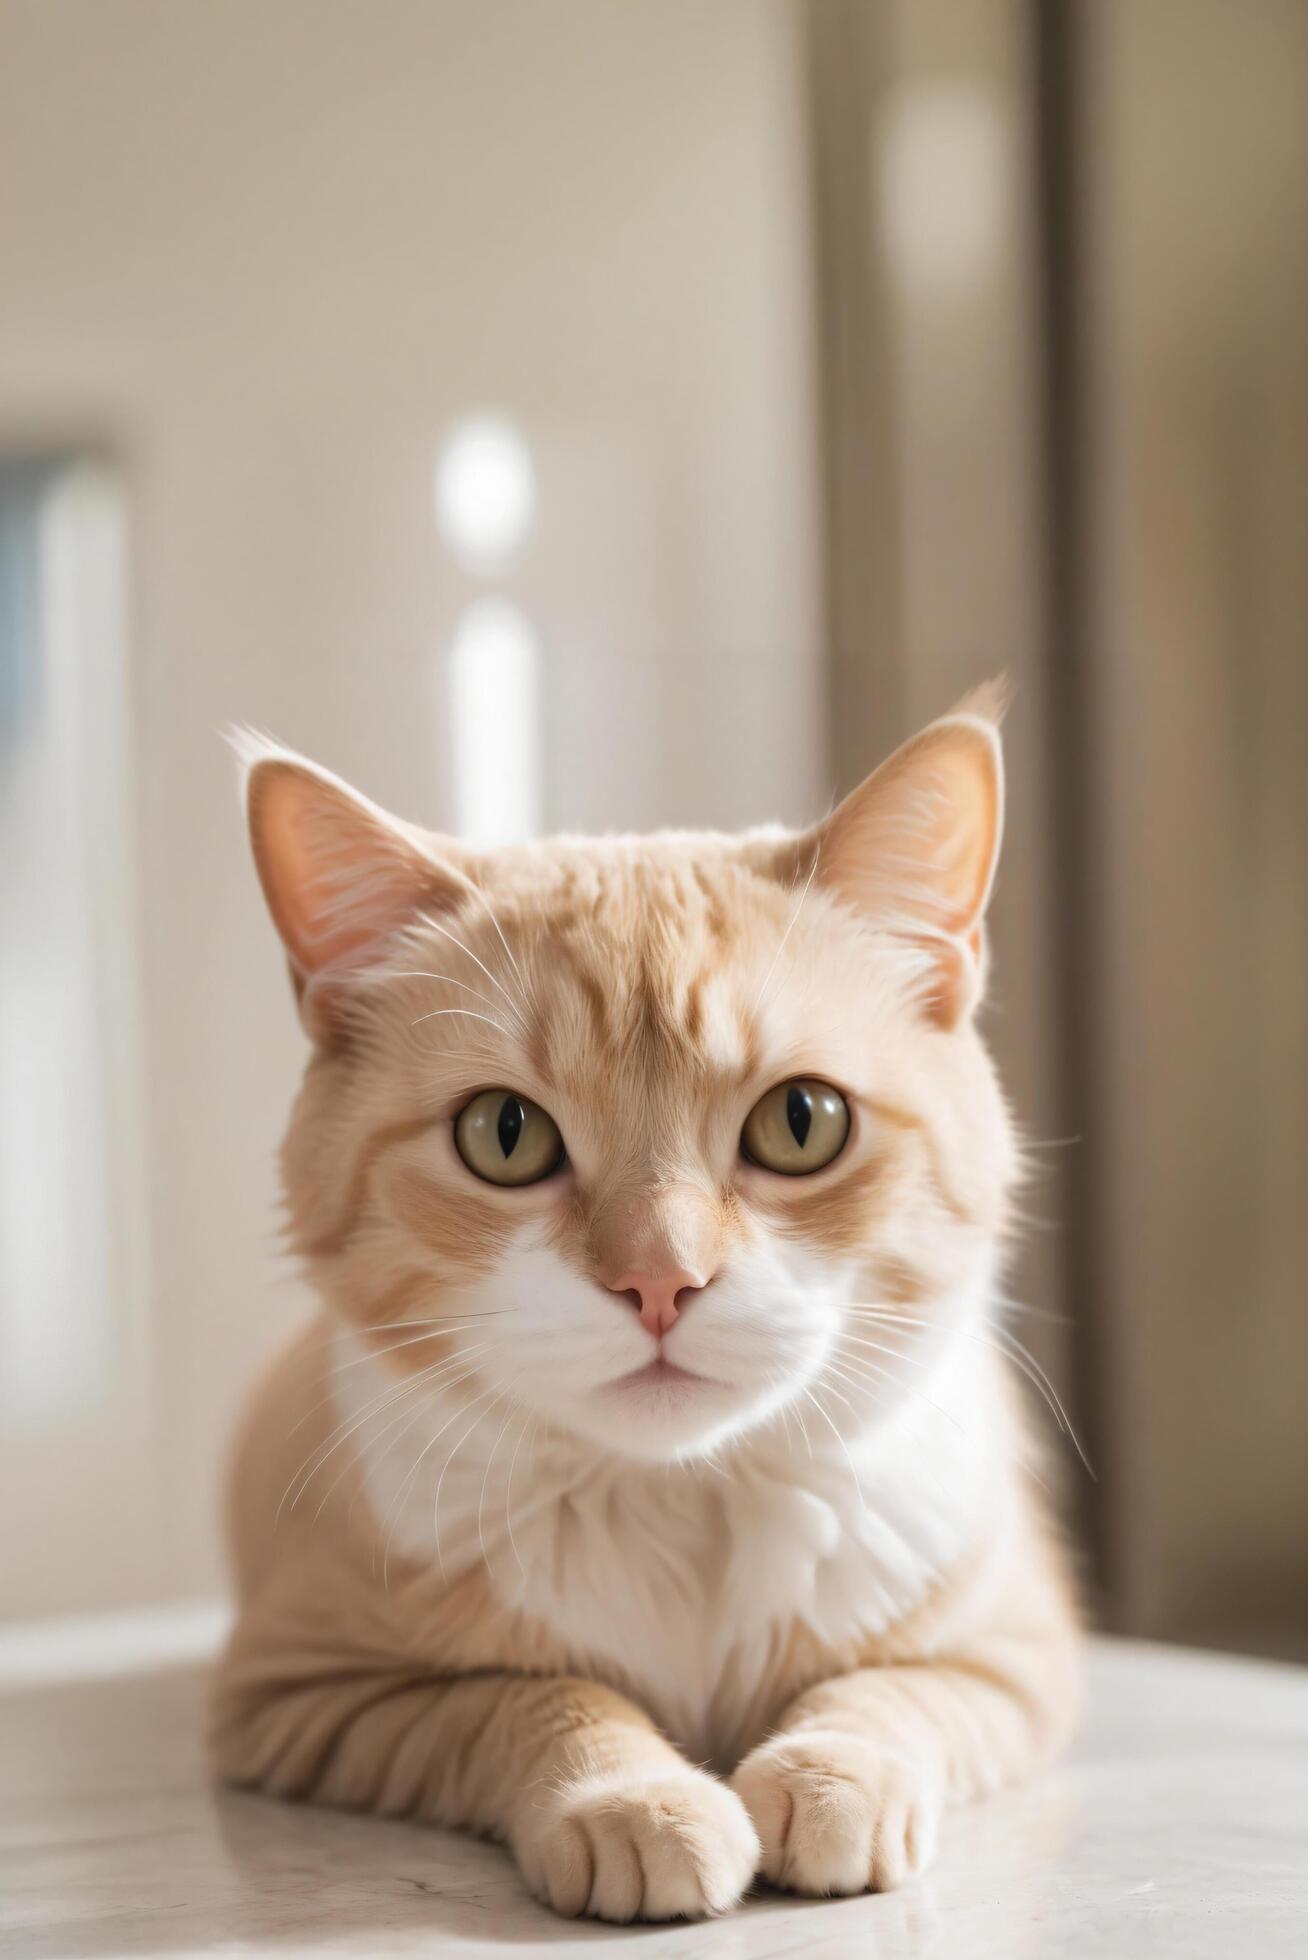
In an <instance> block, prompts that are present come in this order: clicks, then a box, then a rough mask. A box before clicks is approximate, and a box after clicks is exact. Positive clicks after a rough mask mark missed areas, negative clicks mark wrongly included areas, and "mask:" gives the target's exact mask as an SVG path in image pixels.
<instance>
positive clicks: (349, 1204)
mask: <svg viewBox="0 0 1308 1960" xmlns="http://www.w3.org/2000/svg"><path fill="white" fill-rule="evenodd" d="M435 1121H436V1118H435V1117H434V1116H409V1117H406V1118H405V1119H404V1121H403V1122H400V1123H387V1124H384V1125H383V1127H382V1128H381V1129H379V1130H374V1131H373V1133H372V1135H371V1136H370V1137H368V1138H367V1139H366V1141H365V1142H364V1144H363V1147H362V1149H361V1150H360V1151H359V1154H358V1156H357V1157H356V1158H355V1160H354V1170H353V1171H352V1173H351V1175H350V1189H349V1194H348V1196H347V1198H346V1200H345V1204H344V1207H343V1209H342V1211H341V1215H340V1217H339V1218H338V1219H337V1220H336V1223H335V1224H334V1225H331V1226H329V1227H328V1229H327V1230H326V1231H325V1232H321V1233H319V1235H318V1237H317V1238H316V1239H311V1240H310V1241H309V1243H308V1244H307V1245H306V1246H305V1247H304V1248H303V1250H304V1251H305V1252H306V1253H307V1254H308V1255H309V1256H310V1257H312V1258H315V1259H326V1258H331V1256H332V1255H333V1254H334V1253H337V1252H341V1251H343V1250H344V1248H345V1247H346V1245H348V1243H349V1241H350V1237H351V1235H352V1234H353V1231H354V1228H355V1226H356V1225H357V1224H358V1222H359V1213H360V1211H361V1210H362V1209H363V1203H364V1199H365V1198H366V1197H367V1195H368V1179H369V1178H370V1177H371V1175H372V1171H373V1166H374V1165H375V1164H376V1163H377V1160H378V1158H380V1157H381V1156H383V1155H384V1154H385V1152H386V1151H388V1150H389V1149H391V1148H392V1146H393V1145H394V1144H397V1143H408V1142H409V1140H410V1138H412V1137H417V1136H421V1135H422V1133H423V1131H424V1130H429V1129H430V1128H431V1126H432V1124H433V1123H434V1122H435Z"/></svg>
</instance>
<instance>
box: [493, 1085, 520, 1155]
mask: <svg viewBox="0 0 1308 1960" xmlns="http://www.w3.org/2000/svg"><path fill="white" fill-rule="evenodd" d="M526 1120H527V1112H526V1110H525V1109H524V1108H523V1106H522V1104H521V1103H520V1102H519V1101H518V1098H517V1097H516V1096H506V1097H505V1098H504V1101H503V1102H502V1103H501V1104H500V1120H499V1122H498V1123H497V1124H496V1125H495V1134H496V1135H497V1136H498V1138H499V1140H500V1149H501V1150H502V1151H503V1152H504V1155H505V1156H506V1157H511V1156H512V1155H513V1153H514V1151H515V1149H516V1148H517V1144H518V1138H519V1137H520V1136H521V1135H522V1126H523V1124H524V1123H525V1122H526Z"/></svg>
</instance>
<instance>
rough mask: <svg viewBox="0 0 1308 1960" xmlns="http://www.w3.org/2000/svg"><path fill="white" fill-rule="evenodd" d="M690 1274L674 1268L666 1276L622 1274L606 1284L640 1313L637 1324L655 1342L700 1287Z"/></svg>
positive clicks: (700, 1284) (698, 1281) (700, 1280)
mask: <svg viewBox="0 0 1308 1960" xmlns="http://www.w3.org/2000/svg"><path fill="white" fill-rule="evenodd" d="M704 1284H705V1282H704V1281H703V1280H702V1279H696V1277H695V1275H694V1274H693V1273H687V1272H684V1271H682V1270H681V1269H680V1268H677V1269H676V1270H675V1271H673V1272H670V1273H623V1274H622V1275H621V1277H620V1278H618V1279H615V1280H612V1281H610V1286H611V1289H612V1291H613V1292H614V1293H625V1294H626V1295H627V1297H628V1299H630V1301H631V1304H632V1306H633V1307H638V1308H639V1311H640V1324H641V1326H642V1327H644V1328H646V1329H647V1330H648V1331H649V1332H650V1333H651V1334H653V1336H654V1337H655V1339H656V1340H658V1339H661V1337H662V1336H663V1335H664V1334H666V1333H667V1332H668V1331H669V1330H670V1328H671V1327H672V1326H673V1324H674V1322H675V1321H676V1318H677V1315H678V1314H679V1313H680V1312H682V1311H683V1309H684V1308H686V1307H687V1306H689V1304H690V1296H691V1294H693V1293H698V1292H699V1291H700V1289H701V1288H702V1287H703V1286H704Z"/></svg>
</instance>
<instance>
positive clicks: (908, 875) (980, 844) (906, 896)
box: [818, 718, 1003, 943]
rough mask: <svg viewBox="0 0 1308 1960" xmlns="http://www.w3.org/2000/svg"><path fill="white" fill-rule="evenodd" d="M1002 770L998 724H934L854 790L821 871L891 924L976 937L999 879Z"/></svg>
mask: <svg viewBox="0 0 1308 1960" xmlns="http://www.w3.org/2000/svg"><path fill="white" fill-rule="evenodd" d="M1002 820H1003V777H1002V772H1001V765H1000V760H999V750H998V744H997V741H996V739H995V736H994V733H993V730H991V729H990V728H988V727H987V726H985V725H984V724H982V723H980V722H978V721H973V720H964V719H962V718H959V719H957V720H949V721H942V722H937V723H935V724H934V725H933V726H932V727H931V728H928V729H927V730H926V731H925V733H923V734H921V735H919V736H917V737H916V738H915V739H914V740H913V741H911V742H909V743H907V744H906V745H905V747H904V748H902V749H900V750H898V751H897V752H896V754H894V755H893V756H892V757H891V758H890V760H889V761H888V762H887V763H885V764H884V765H883V767H882V768H880V769H878V770H877V771H876V773H875V774H874V775H872V776H870V777H869V778H868V780H867V781H866V782H865V783H863V784H862V785H861V787H860V788H858V789H856V790H855V791H854V792H853V794H852V795H851V796H849V797H847V798H846V800H845V801H844V803H842V804H841V806H840V808H839V809H838V810H837V811H836V812H835V814H834V816H833V817H832V818H831V819H830V821H829V822H828V824H827V826H826V834H825V837H824V839H823V844H822V858H821V867H820V869H819V873H818V876H819V877H820V878H821V879H822V881H823V882H824V883H825V884H827V885H828V886H829V887H831V888H833V889H834V890H836V891H838V892H839V894H840V896H841V897H842V898H844V899H845V901H846V902H847V903H848V904H851V905H854V906H856V907H857V908H858V909H859V910H860V911H863V912H866V913H868V914H869V915H872V916H879V917H881V918H884V919H885V920H886V922H887V924H888V925H890V926H891V928H892V929H894V928H896V927H898V928H899V929H901V930H903V931H905V932H909V933H914V932H922V933H925V934H928V935H931V936H935V935H939V934H945V935H947V936H949V937H953V938H958V939H960V940H963V941H965V942H967V943H971V942H972V940H973V939H974V937H975V936H976V934H977V933H978V930H979V927H980V924H981V919H982V917H983V915H984V912H985V907H986V901H987V900H988V898H989V895H990V886H991V882H992V880H993V877H994V869H995V861H996V858H997V856H998V850H999V835H1000V828H1001V825H1002Z"/></svg>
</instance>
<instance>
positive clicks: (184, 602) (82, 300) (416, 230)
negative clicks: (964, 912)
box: [0, 0, 828, 1611]
mask: <svg viewBox="0 0 1308 1960" xmlns="http://www.w3.org/2000/svg"><path fill="white" fill-rule="evenodd" d="M795 57H796V23H795V19H794V17H793V13H792V9H791V7H790V6H788V5H785V4H773V0H714V4H713V5H711V6H705V5H698V4H693V3H692V0H623V4H622V5H613V4H611V0H550V4H549V5H536V4H532V0H517V3H516V4H514V0H478V4H476V5H471V4H461V3H459V0H454V3H453V4H443V3H442V0H374V3H373V4H369V5H366V6H365V5H363V4H357V3H354V0H227V3H226V4H224V5H222V6H199V5H194V6H192V5H178V4H176V0H115V4H114V5H112V6H105V5H102V4H100V3H99V0H42V3H41V4H22V3H21V0H9V4H7V5H5V6H4V7H3V9H0V268H2V276H3V287H2V294H0V443H5V444H7V445H8V446H9V447H11V448H12V447H14V446H20V447H21V446H25V445H30V444H35V445H37V446H38V447H39V446H43V445H50V444H58V443H62V442H65V441H67V442H70V443H71V444H72V445H74V446H81V445H83V444H85V443H87V442H88V441H94V442H95V443H97V444H103V445H104V446H105V447H106V448H107V449H108V451H109V452H110V453H111V454H113V455H114V456H116V457H117V458H118V459H119V461H120V463H121V466H122V469H123V471H124V473H125V481H126V485H127V490H128V496H129V506H128V516H129V522H130V526H131V533H132V539H133V563H132V572H133V597H132V615H131V634H130V655H129V657H130V662H131V673H130V682H131V687H132V698H133V701H134V717H133V737H134V742H135V752H136V773H135V784H134V789H135V798H134V812H133V814H134V818H135V823H136V826H137V837H138V842H139V853H140V874H141V876H140V889H141V908H142V920H141V928H142V930H141V945H142V987H143V1000H142V1009H143V1013H142V1020H143V1027H144V1032H145V1051H146V1057H145V1082H144V1085H143V1091H144V1097H145V1118H146V1129H147V1184H148V1189H147V1200H148V1253H149V1260H150V1267H151V1272H152V1282H151V1290H150V1298H149V1301H148V1306H147V1309H146V1313H145V1333H146V1342H145V1351H144V1375H143V1380H142V1394H143V1396H144V1401H143V1403H142V1405H141V1410H140V1412H139V1415H138V1417H135V1418H134V1421H133V1430H132V1433H131V1434H130V1435H129V1434H126V1433H115V1430H114V1427H113V1425H112V1423H110V1424H108V1425H107V1426H106V1425H105V1424H104V1423H103V1422H102V1423H101V1424H100V1426H99V1428H98V1429H97V1426H96V1423H95V1421H94V1419H93V1418H91V1417H88V1418H87V1419H86V1420H85V1421H84V1422H83V1423H82V1424H81V1426H80V1427H79V1428H77V1429H76V1430H75V1431H70V1432H69V1433H67V1434H61V1435H53V1436H50V1437H48V1438H46V1439H45V1442H44V1443H43V1444H42V1445H41V1446H40V1448H36V1447H34V1446H28V1447H25V1449H24V1452H23V1455H22V1457H21V1462H22V1465H23V1471H24V1476H23V1488H22V1489H21V1490H20V1489H19V1487H18V1484H17V1482H16V1480H15V1477H14V1476H12V1475H9V1474H7V1473H8V1472H10V1471H11V1470H13V1469H16V1467H17V1465H16V1462H14V1463H11V1461H10V1460H9V1459H7V1458H6V1457H5V1454H4V1447H5V1446H4V1444H3V1442H2V1441H0V1470H3V1471H4V1472H5V1473H6V1475H5V1476H4V1477H2V1478H0V1486H2V1487H3V1494H0V1506H2V1507H3V1508H2V1509H0V1540H3V1542H4V1556H3V1559H0V1611H4V1610H9V1611H20V1610H32V1611H35V1610H40V1609H46V1608H56V1607H61V1606H65V1605H68V1606H73V1605H84V1604H90V1603H110V1602H113V1601H115V1600H118V1599H126V1598H137V1597H148V1596H150V1595H162V1594H166V1593H177V1592H185V1591H190V1590H193V1589H197V1588H205V1587H208V1586H210V1585H211V1584H212V1583H213V1582H214V1579H215V1572H216V1567H215V1558H214V1551H213V1537H212V1531H211V1517H212V1511H213V1481H214V1465H215V1459H216V1457H217V1455H218V1452H219V1448H220V1444H221V1439H222V1437H223V1434H224V1432H225V1430H226V1428H227V1425H228V1421H229V1415H230V1411H231V1408H232V1405H233V1402H234V1400H235V1398H236V1396H237V1394H238V1391H239V1385H240V1383H241V1381H242V1380H243V1379H244V1378H245V1377H246V1376H247V1375H248V1373H249V1371H250V1368H251V1365H252V1362H253V1359H254V1357H255V1356H256V1355H257V1354H258V1353H260V1352H262V1351H263V1350H264V1349H266V1348H267V1346H268V1345H269V1344H270V1342H271V1341H272V1339H273V1338H274V1336H275V1334H276V1331H277V1330H278V1329H280V1328H282V1327H284V1326H285V1325H286V1324H287V1323H288V1322H289V1321H290V1320H291V1318H292V1317H293V1316H294V1315H295V1314H296V1313H297V1312H298V1311H299V1310H300V1304H301V1302H300V1297H299V1295H298V1292H297V1288H296V1285H295V1284H294V1282H293V1281H291V1280H290V1279H289V1278H279V1277H277V1276H276V1275H277V1261H276V1258H275V1255H274V1252H273V1227H274V1216H273V1210H272V1203H271V1194H272V1183H273V1178H272V1153H273V1148H274V1144H275V1141H276V1138H277V1134H278V1128H279V1123H280V1120H281V1117H282V1112H283V1110H284V1108H285V1105H286V1101H287V1098H288V1095H289V1093H290V1089H291V1086H292V1083H293V1081H294V1078H295V1074H296V1071H297V1067H298V1064H299V1059H300V1043H299V1037H298V1034H297V1032H296V1030H295V1027H294V1024H293V1019H292V1015H291V1011H290V1007H289V1004H288V1002H287V1000H286V999H285V997H284V994H285V989H284V984H283V977H282V974H281V971H280V966H279V961H278V958H277V955H276V952H275V949H274V945H273V941H272V937H271V934H270V932H269V931H268V930H267V928H266V927H265V925H264V922H263V920H262V918H261V916H260V912H259V906H258V902H257V899H256V895H255V891H254V888H253V883H252V880H251V878H250V876H249V874H248V871H247V867H246V864H245V860H244V854H243V846H242V842H241V839H240V835H239V827H238V821H237V815H236V809H235V797H234V790H233V783H232V770H231V765H230V762H229V759H228V757H227V756H226V754H225V753H224V751H223V748H222V745H221V743H220V741H219V739H218V730H219V729H220V728H221V727H222V726H223V725H224V724H226V723H228V722H229V721H232V720H234V719H241V720H248V721H251V722H253V723H255V724H258V725H262V726H265V727H268V728H271V729H273V730H275V731H276V732H277V733H278V734H280V735H281V736H282V737H283V738H284V739H286V740H288V741H290V742H293V743H295V744H297V745H299V746H301V747H303V748H305V749H307V750H309V751H311V752H313V753H315V754H317V755H319V756H321V757H322V758H323V759H324V760H326V761H328V762H329V763H331V764H332V765H333V766H335V767H336V768H338V769H340V770H341V771H342V772H344V773H346V774H348V775H351V776H353V777H355V778H356V779H357V780H358V781H359V782H360V783H361V784H363V785H364V786H366V788H367V789H368V790H369V791H370V792H371V793H373V794H374V795H375V796H377V797H378V798H380V799H381V800H383V801H388V802H390V803H392V804H393V805H395V806H398V807H399V808H401V809H402V810H404V811H405V812H406V813H409V814H411V815H413V816H416V817H420V818H424V819H426V820H428V821H431V822H436V823H439V822H441V821H442V820H445V819H448V817H449V793H448V770H447V754H446V731H445V730H444V728H443V725H442V719H441V687H440V683H441V669H440V659H441V653H442V649H443V646H444V644H445V642H446V640H447V637H448V634H449V631H450V629H451V626H452V624H453V621H454V619H455V616H456V614H457V611H458V608H459V606H460V604H461V603H462V601H463V600H464V599H465V597H467V596H468V594H469V592H470V591H471V590H472V587H471V584H470V582H469V581H468V580H467V579H466V578H465V577H464V575H462V574H460V573H458V572H457V571H456V570H455V569H454V567H453V566H452V565H451V564H450V563H449V561H448V560H447V559H445V558H444V557H443V556H442V554H441V552H440V550H439V549H438V547H437V543H436V540H435V538H434V535H433V528H432V522H431V514H430V508H431V507H430V477H431V470H432V463H433V457H434V453H435V447H436V444H437V442H438V440H439V438H440V436H441V434H442V432H443V431H444V429H445V428H446V427H447V425H448V424H449V423H450V421H451V420H452V418H454V417H456V416H457V415H459V414H461V413H463V412H464V411H466V410H468V409H470V408H474V409H475V408H478V407H483V406H487V405H489V406H495V407H502V408H504V409H506V410H508V411H509V412H510V413H512V414H514V415H515V416H516V417H518V418H519V420H520V422H521V423H522V425H523V427H524V429H525V431H526V433H527V436H528V438H529V440H530V441H531V443H532V444H533V447H534V451H535V455H536V460H537V466H538V471H539V478H540V491H541V508H540V517H539V522H538V526H537V530H536V532H535V535H534V537H533V538H532V540H531V541H530V543H529V545H528V547H527V549H526V551H525V552H524V555H523V557H522V560H521V563H520V564H519V566H518V567H516V569H515V571H514V574H513V577H512V580H511V581H510V583H509V585H508V588H507V589H509V590H510V591H511V592H512V594H513V596H514V597H515V598H516V599H517V600H518V601H519V602H520V603H521V604H523V605H524V606H526V607H527V609H528V610H529V611H530V612H531V613H532V615H533V617H534V618H535V619H536V621H537V623H538V625H539V627H540V629H541V632H542V635H543V640H544V645H545V657H546V663H547V688H546V714H547V728H548V751H547V758H546V759H547V814H548V818H549V820H550V822H551V823H552V824H557V825H568V826H571V825H583V824H584V825H606V824H622V825H633V826H636V825H646V824H650V823H655V822H660V821H668V820H673V819H677V820H692V819H693V820H707V821H715V822H724V823H735V822H740V821H743V820H746V819H749V818H758V817H765V816H773V815H775V816H789V817H801V816H804V815H806V814H808V813H810V812H812V811H813V810H814V809H815V808H817V807H820V806H821V805H823V804H824V803H825V800H826V795H827V788H828V783H827V770H826V765H825V760H824V750H823V737H822V726H821V724H822V714H823V710H822V685H821V680H820V669H819V655H818V639H819V632H818V625H817V618H816V615H817V591H816V589H817V571H816V564H815V559H816V546H815V513H814V496H813V479H814V459H813V454H812V433H811V430H812V414H811V403H810V396H811V392H812V382H811V372H810V370H811V361H810V348H809V326H808V322H809V310H810V290H809V270H808V264H807V205H806V184H805V155H804V147H803V131H802V109H803V105H802V100H801V95H800V91H799V89H798V86H797V82H796V73H795V65H794V64H795ZM12 1454H13V1453H12V1452H11V1455H12ZM33 1491H35V1492H38V1493H40V1492H44V1495H38V1496H37V1497H36V1499H35V1502H33V1499H32V1496H31V1492H33Z"/></svg>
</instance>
